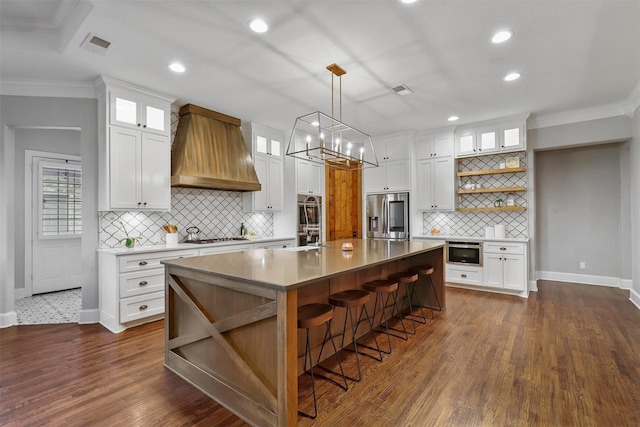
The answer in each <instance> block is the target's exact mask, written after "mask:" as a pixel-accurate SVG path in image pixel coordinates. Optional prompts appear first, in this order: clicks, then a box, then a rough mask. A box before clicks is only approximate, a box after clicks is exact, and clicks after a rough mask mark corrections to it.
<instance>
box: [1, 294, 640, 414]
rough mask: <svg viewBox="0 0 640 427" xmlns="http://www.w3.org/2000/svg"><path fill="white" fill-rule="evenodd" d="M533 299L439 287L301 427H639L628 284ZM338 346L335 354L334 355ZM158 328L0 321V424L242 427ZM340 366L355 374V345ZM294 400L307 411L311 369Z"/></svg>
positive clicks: (639, 355)
mask: <svg viewBox="0 0 640 427" xmlns="http://www.w3.org/2000/svg"><path fill="white" fill-rule="evenodd" d="M539 288H540V290H539V292H537V293H536V292H532V293H531V296H530V298H529V299H520V298H518V297H511V296H505V295H498V294H490V293H483V292H474V291H466V290H460V289H453V288H448V289H447V292H448V294H447V305H448V309H447V311H446V312H444V313H438V314H437V315H436V320H433V321H431V322H430V323H428V324H427V325H421V326H420V327H418V333H417V335H416V336H413V337H411V338H410V339H409V341H408V342H403V341H401V340H398V339H394V340H393V341H392V344H393V345H394V352H393V353H392V354H391V355H389V356H385V359H384V361H383V362H376V361H373V360H370V359H368V358H364V357H363V358H361V363H362V369H363V375H364V379H363V381H362V382H360V383H357V384H353V383H350V384H349V390H348V391H347V392H344V391H343V390H341V389H340V388H338V387H336V386H335V385H332V384H330V383H328V382H326V381H322V380H319V381H317V382H316V385H317V391H318V399H319V401H318V410H319V415H318V418H317V419H316V420H315V421H313V420H309V419H306V418H299V424H300V425H301V426H310V425H314V426H333V427H339V426H427V425H429V426H442V425H450V426H476V425H486V426H496V425H500V426H503V425H532V426H538V425H539V426H638V425H640V310H638V309H637V308H636V307H635V306H633V304H631V302H630V301H629V300H628V297H629V292H628V291H623V290H617V289H612V288H603V287H597V286H585V285H574V284H566V283H557V282H542V283H540V284H539ZM343 353H344V352H343ZM163 355H164V353H163V323H162V322H155V323H151V324H148V325H144V326H141V327H137V328H133V329H130V330H127V331H125V332H123V333H121V334H117V335H116V334H112V333H110V332H108V331H107V330H106V329H104V328H102V327H101V326H100V325H46V326H14V327H11V328H7V329H0V425H3V426H5V425H6V426H25V425H55V426H60V425H65V426H115V425H137V426H160V425H162V426H192V425H199V426H244V425H246V424H245V423H244V422H242V421H241V420H239V419H238V418H237V417H235V416H234V415H232V414H230V413H229V412H228V411H227V410H225V409H224V408H222V407H220V406H219V405H217V404H216V403H215V402H213V401H212V400H211V399H209V398H208V397H206V396H204V395H203V394H202V393H200V392H199V391H198V390H196V389H195V388H193V387H191V386H190V385H189V384H187V383H185V382H184V381H182V380H181V379H180V378H178V377H177V376H176V375H174V374H173V373H171V372H169V371H168V370H167V369H165V368H164V367H163ZM345 358H346V359H347V360H346V361H345V366H347V367H348V369H355V367H354V364H353V363H354V361H353V353H349V352H346V354H345ZM300 383H301V393H304V396H303V397H302V401H301V404H302V405H305V409H307V408H310V405H311V401H310V390H309V389H308V388H307V385H308V376H303V377H301V380H300Z"/></svg>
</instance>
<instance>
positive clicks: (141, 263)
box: [138, 261, 147, 265]
mask: <svg viewBox="0 0 640 427" xmlns="http://www.w3.org/2000/svg"><path fill="white" fill-rule="evenodd" d="M138 265H147V261H140V262H139V263H138Z"/></svg>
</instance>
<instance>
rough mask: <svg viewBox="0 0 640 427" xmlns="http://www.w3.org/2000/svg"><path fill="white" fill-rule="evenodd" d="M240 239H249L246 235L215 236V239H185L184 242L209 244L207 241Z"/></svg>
mask: <svg viewBox="0 0 640 427" xmlns="http://www.w3.org/2000/svg"><path fill="white" fill-rule="evenodd" d="M239 240H249V239H247V238H246V237H215V238H213V239H199V240H185V241H184V243H195V244H200V245H203V244H207V243H219V242H233V241H239Z"/></svg>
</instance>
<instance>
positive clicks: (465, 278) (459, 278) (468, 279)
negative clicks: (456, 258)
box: [445, 264, 482, 285]
mask: <svg viewBox="0 0 640 427" xmlns="http://www.w3.org/2000/svg"><path fill="white" fill-rule="evenodd" d="M445 275H446V277H445V281H446V282H452V283H461V284H467V285H482V267H465V266H457V265H452V264H447V266H446V272H445Z"/></svg>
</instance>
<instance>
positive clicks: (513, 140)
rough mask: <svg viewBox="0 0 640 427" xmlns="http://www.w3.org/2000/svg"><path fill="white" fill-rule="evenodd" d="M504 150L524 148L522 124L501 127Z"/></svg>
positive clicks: (502, 147)
mask: <svg viewBox="0 0 640 427" xmlns="http://www.w3.org/2000/svg"><path fill="white" fill-rule="evenodd" d="M501 133H502V144H501V146H500V148H501V149H502V150H518V149H524V138H523V131H522V127H521V126H516V127H512V128H503V129H501Z"/></svg>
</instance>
